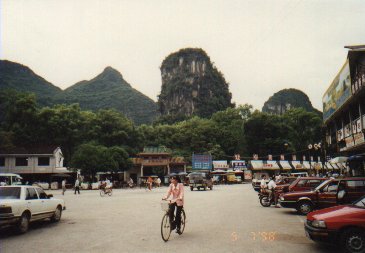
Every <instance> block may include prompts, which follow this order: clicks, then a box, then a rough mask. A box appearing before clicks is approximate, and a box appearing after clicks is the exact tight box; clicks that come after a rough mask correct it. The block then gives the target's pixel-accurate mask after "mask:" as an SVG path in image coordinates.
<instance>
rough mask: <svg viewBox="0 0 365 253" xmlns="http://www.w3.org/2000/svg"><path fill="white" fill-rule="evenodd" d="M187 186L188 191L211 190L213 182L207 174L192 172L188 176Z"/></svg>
mask: <svg viewBox="0 0 365 253" xmlns="http://www.w3.org/2000/svg"><path fill="white" fill-rule="evenodd" d="M189 186H190V190H192V191H193V190H194V188H197V189H198V190H200V189H204V191H205V190H207V188H209V189H210V190H213V180H212V177H211V175H210V174H209V173H206V172H193V173H190V174H189Z"/></svg>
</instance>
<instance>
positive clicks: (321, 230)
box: [304, 196, 365, 253]
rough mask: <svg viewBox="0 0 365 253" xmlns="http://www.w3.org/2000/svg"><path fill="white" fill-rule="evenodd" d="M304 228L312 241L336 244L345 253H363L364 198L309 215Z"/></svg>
mask: <svg viewBox="0 0 365 253" xmlns="http://www.w3.org/2000/svg"><path fill="white" fill-rule="evenodd" d="M304 227H305V232H306V235H307V237H309V238H310V239H312V240H314V241H321V242H328V243H338V244H340V245H341V246H342V247H343V249H344V250H345V252H358V253H360V252H365V196H364V197H362V198H360V199H359V200H358V201H356V202H354V203H353V204H351V205H342V206H335V207H330V208H326V209H322V210H318V211H314V212H311V213H309V214H308V215H307V221H306V223H305V224H304Z"/></svg>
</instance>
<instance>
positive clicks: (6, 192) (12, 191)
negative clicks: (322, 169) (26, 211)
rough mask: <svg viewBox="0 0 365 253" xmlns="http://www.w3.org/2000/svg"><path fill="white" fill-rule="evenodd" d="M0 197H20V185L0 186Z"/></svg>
mask: <svg viewBox="0 0 365 253" xmlns="http://www.w3.org/2000/svg"><path fill="white" fill-rule="evenodd" d="M0 199H20V187H1V188H0Z"/></svg>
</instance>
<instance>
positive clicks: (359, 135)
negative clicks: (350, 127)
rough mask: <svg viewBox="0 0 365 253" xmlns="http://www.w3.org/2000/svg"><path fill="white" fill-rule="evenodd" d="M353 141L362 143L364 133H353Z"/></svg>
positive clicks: (357, 143) (356, 143)
mask: <svg viewBox="0 0 365 253" xmlns="http://www.w3.org/2000/svg"><path fill="white" fill-rule="evenodd" d="M354 142H355V145H359V144H361V143H364V142H365V140H364V134H363V133H357V134H355V135H354Z"/></svg>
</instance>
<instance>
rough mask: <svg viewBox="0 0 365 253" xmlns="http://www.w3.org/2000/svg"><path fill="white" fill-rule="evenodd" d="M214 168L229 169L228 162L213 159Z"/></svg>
mask: <svg viewBox="0 0 365 253" xmlns="http://www.w3.org/2000/svg"><path fill="white" fill-rule="evenodd" d="M213 168H214V169H215V170H216V169H228V168H229V166H228V163H227V161H226V160H222V161H213Z"/></svg>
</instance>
